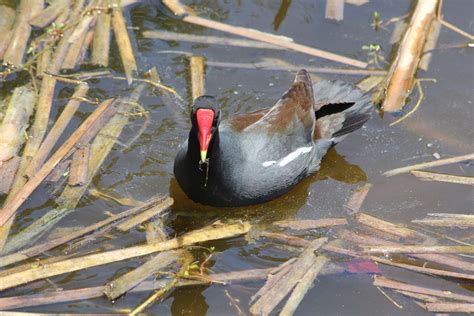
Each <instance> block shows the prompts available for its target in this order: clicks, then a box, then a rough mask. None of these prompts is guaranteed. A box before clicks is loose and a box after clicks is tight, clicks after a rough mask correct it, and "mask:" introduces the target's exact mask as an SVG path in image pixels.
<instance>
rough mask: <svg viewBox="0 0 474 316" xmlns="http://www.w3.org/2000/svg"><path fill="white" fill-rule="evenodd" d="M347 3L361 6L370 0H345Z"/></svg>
mask: <svg viewBox="0 0 474 316" xmlns="http://www.w3.org/2000/svg"><path fill="white" fill-rule="evenodd" d="M345 2H346V3H347V4H352V5H356V6H361V5H364V4H366V3H368V2H369V0H345Z"/></svg>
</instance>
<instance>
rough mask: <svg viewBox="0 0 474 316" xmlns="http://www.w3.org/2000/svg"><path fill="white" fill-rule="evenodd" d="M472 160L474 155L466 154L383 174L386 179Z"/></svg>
mask: <svg viewBox="0 0 474 316" xmlns="http://www.w3.org/2000/svg"><path fill="white" fill-rule="evenodd" d="M473 159H474V153H472V154H468V155H462V156H456V157H452V158H447V159H440V160H434V161H430V162H423V163H419V164H416V165H411V166H407V167H402V168H397V169H393V170H390V171H386V172H384V175H385V176H387V177H391V176H395V175H399V174H402V173H408V172H410V171H413V170H419V169H426V168H432V167H439V166H444V165H448V164H452V163H458V162H462V161H466V160H473Z"/></svg>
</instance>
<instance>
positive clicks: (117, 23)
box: [112, 8, 138, 84]
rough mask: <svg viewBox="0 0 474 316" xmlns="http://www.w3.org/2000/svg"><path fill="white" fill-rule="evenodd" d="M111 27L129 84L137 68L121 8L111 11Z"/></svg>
mask: <svg viewBox="0 0 474 316" xmlns="http://www.w3.org/2000/svg"><path fill="white" fill-rule="evenodd" d="M112 28H113V30H114V34H115V40H116V41H117V46H118V48H119V53H120V57H121V58H122V64H123V68H124V69H125V76H126V77H127V82H128V84H131V83H132V82H133V73H134V72H135V71H137V70H138V68H137V63H136V61H135V56H134V54H133V49H132V43H131V42H130V36H129V34H128V31H127V25H126V24H125V18H124V16H123V12H122V9H121V8H116V9H115V10H114V11H113V13H112Z"/></svg>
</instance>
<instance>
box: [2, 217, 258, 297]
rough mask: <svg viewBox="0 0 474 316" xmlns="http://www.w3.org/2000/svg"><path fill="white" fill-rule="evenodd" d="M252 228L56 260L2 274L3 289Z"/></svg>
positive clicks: (190, 235)
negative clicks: (20, 270)
mask: <svg viewBox="0 0 474 316" xmlns="http://www.w3.org/2000/svg"><path fill="white" fill-rule="evenodd" d="M249 229H250V224H249V223H242V224H230V225H222V226H220V227H211V228H208V229H202V230H198V231H194V232H189V233H187V234H184V235H182V236H180V237H178V238H175V239H171V240H168V241H165V242H161V243H157V244H154V245H142V246H134V247H129V248H124V249H119V250H112V251H106V252H103V253H97V254H92V255H88V256H82V257H79V258H72V259H68V260H64V261H60V262H55V263H52V264H47V265H43V266H42V268H41V269H34V268H32V269H30V270H26V271H22V272H19V273H14V274H10V275H7V276H3V277H0V291H2V290H6V289H9V288H13V287H16V286H19V285H22V284H25V283H29V282H33V281H36V280H41V279H45V278H49V277H52V276H56V275H61V274H64V273H69V272H74V271H80V270H84V269H87V268H91V267H96V266H100V265H104V264H108V263H112V262H117V261H122V260H126V259H131V258H136V257H140V256H145V255H148V254H152V253H156V252H160V251H167V250H172V249H177V248H182V247H186V246H190V245H193V244H196V243H200V242H204V241H210V240H215V239H224V238H230V237H235V236H239V235H242V234H245V233H247V232H248V231H249Z"/></svg>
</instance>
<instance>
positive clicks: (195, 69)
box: [189, 56, 206, 100]
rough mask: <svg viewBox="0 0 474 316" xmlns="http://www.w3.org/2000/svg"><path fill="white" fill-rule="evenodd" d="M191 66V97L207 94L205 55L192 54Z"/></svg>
mask: <svg viewBox="0 0 474 316" xmlns="http://www.w3.org/2000/svg"><path fill="white" fill-rule="evenodd" d="M189 68H190V72H191V99H192V100H195V99H196V98H197V97H199V96H201V95H204V94H205V91H206V90H205V88H204V82H205V78H204V57H202V56H191V57H190V59H189Z"/></svg>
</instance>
